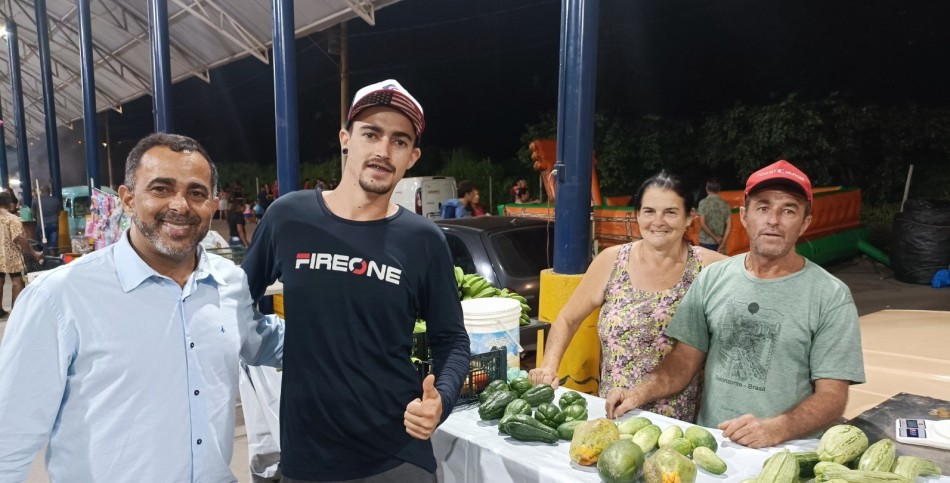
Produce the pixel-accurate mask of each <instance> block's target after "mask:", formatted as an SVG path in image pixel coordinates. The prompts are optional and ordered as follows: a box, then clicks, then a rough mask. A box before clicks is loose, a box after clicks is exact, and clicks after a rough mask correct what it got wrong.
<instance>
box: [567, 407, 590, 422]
mask: <svg viewBox="0 0 950 483" xmlns="http://www.w3.org/2000/svg"><path fill="white" fill-rule="evenodd" d="M562 410H563V412H564V420H565V421H587V406H583V405H580V404H571V405H570V406H567V407H563V408H562Z"/></svg>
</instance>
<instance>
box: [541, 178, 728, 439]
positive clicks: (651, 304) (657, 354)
mask: <svg viewBox="0 0 950 483" xmlns="http://www.w3.org/2000/svg"><path fill="white" fill-rule="evenodd" d="M637 200H638V201H639V204H640V207H639V209H638V210H637V223H638V225H639V228H640V236H641V237H642V239H641V240H638V241H635V242H631V243H627V244H624V245H619V246H613V247H610V248H607V249H605V250H604V251H602V252H601V253H600V254H599V255H597V257H596V258H595V259H594V261H593V262H592V263H591V265H590V267H589V268H588V270H587V273H586V274H584V278H583V279H582V280H581V283H580V284H579V285H578V286H577V289H576V290H575V291H574V294H573V295H571V298H570V300H569V301H568V303H567V304H566V305H565V306H564V308H562V309H561V312H560V313H559V314H558V316H557V319H556V320H555V321H554V324H552V327H551V332H550V334H549V335H548V341H547V343H546V344H545V351H544V360H543V361H542V362H541V364H540V365H539V366H538V367H537V368H536V369H533V370H531V372H530V378H531V382H532V383H535V384H539V383H550V384H552V385H554V386H555V387H556V386H557V384H558V375H557V369H558V366H560V363H561V358H562V357H563V355H564V351H565V350H566V349H567V346H568V344H569V343H570V341H571V338H572V337H573V335H574V333H575V332H576V331H577V328H578V327H579V326H580V323H581V321H583V320H584V319H585V318H586V317H587V316H588V315H589V314H590V313H591V312H592V311H593V310H594V309H596V308H597V307H600V308H601V311H600V318H599V319H598V322H597V333H598V335H599V336H600V341H601V360H600V375H601V380H600V396H601V397H606V394H607V391H609V390H610V389H613V388H630V387H634V386H636V385H637V384H639V383H640V381H641V380H642V379H643V378H644V377H645V376H646V375H647V374H649V373H650V372H651V371H653V369H654V368H655V367H656V366H657V365H659V363H660V361H661V360H662V359H663V357H664V356H665V355H666V354H668V353H669V352H670V351H671V350H672V349H673V343H674V342H673V341H670V340H668V339H667V338H666V336H665V335H664V331H665V329H666V325H667V324H668V323H669V321H670V319H672V318H673V313H674V312H675V310H676V307H677V305H679V302H680V300H681V299H682V298H683V296H684V295H685V294H686V290H687V289H688V288H689V286H690V284H691V283H692V282H693V279H694V278H695V277H696V275H697V274H699V271H700V270H702V267H703V266H704V265H708V264H710V263H713V262H716V261H718V260H722V259H723V258H726V257H725V256H724V255H722V254H719V253H716V252H714V251H711V250H707V249H705V248H701V247H691V246H690V245H689V243H688V242H687V241H686V240H685V238H684V234H685V233H686V229H687V227H689V225H690V223H691V222H692V216H691V215H690V210H691V208H692V207H693V204H692V197H691V196H690V195H689V191H688V190H687V189H686V188H685V186H683V182H682V180H680V178H679V177H677V176H675V175H671V174H668V173H666V172H665V171H664V172H661V173H659V174H657V175H655V176H653V177H651V178H649V179H647V180H646V181H645V182H644V183H643V185H641V186H640V189H639V190H638V191H637ZM698 381H699V378H698V377H695V378H693V380H692V381H691V382H690V384H689V386H687V387H686V389H684V390H683V392H681V393H679V394H674V395H672V396H670V397H668V398H664V399H659V400H657V401H655V402H653V403H651V404H648V405H645V406H643V407H641V409H644V410H647V411H651V412H654V413H657V414H662V415H664V416H668V417H672V418H676V419H679V420H681V421H689V422H692V421H695V419H696V410H697V402H698V398H699V382H698Z"/></svg>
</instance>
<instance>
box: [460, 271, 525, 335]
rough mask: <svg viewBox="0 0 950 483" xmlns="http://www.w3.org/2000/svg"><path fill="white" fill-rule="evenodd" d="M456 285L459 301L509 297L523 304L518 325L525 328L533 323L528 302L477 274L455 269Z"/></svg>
mask: <svg viewBox="0 0 950 483" xmlns="http://www.w3.org/2000/svg"><path fill="white" fill-rule="evenodd" d="M455 285H456V286H457V289H458V293H459V300H468V299H481V298H486V297H507V298H510V299H514V300H517V301H518V302H519V303H520V304H521V318H520V319H519V321H518V324H519V325H521V326H525V325H528V324H530V323H531V319H530V318H529V317H528V313H529V312H531V307H529V306H528V300H527V299H525V298H524V297H522V296H521V295H518V294H517V293H515V292H511V291H509V290H508V289H507V288H503V289H497V288H495V287H494V286H493V285H492V284H491V282H489V281H488V280H485V279H484V278H482V277H481V276H479V275H478V274H475V273H464V272H463V271H462V269H461V268H460V267H455Z"/></svg>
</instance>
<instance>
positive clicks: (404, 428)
mask: <svg viewBox="0 0 950 483" xmlns="http://www.w3.org/2000/svg"><path fill="white" fill-rule="evenodd" d="M424 127H425V120H424V117H423V113H422V107H421V106H420V105H419V103H418V102H416V100H415V99H414V98H413V97H412V96H411V95H409V93H408V92H406V91H405V90H404V89H403V88H402V86H400V85H399V83H397V82H396V81H393V80H388V81H384V82H381V83H378V84H374V85H371V86H368V87H364V88H363V89H360V90H359V91H358V92H357V93H356V96H355V97H354V100H353V105H352V107H351V108H350V113H349V117H348V123H347V126H346V129H343V130H341V131H340V145H341V148H342V153H343V154H344V155H345V156H346V164H345V166H344V171H343V175H342V178H341V180H340V184H339V185H338V186H337V187H336V189H334V190H332V191H327V190H322V189H317V190H302V191H296V192H293V193H288V194H285V195H284V196H282V197H280V198H278V199H277V200H275V201H274V203H273V204H272V205H271V206H270V207H269V208H268V210H267V213H266V215H265V216H264V218H263V219H262V220H261V222H260V224H259V225H258V226H257V229H256V230H255V232H254V238H253V240H252V243H251V247H250V249H249V251H248V253H247V255H246V257H245V259H244V262H243V264H242V266H243V268H244V270H245V271H246V272H247V275H248V279H249V282H250V286H251V294H252V295H253V296H254V298H255V299H258V298H260V297H261V296H262V295H263V293H264V290H265V289H266V287H267V286H268V285H270V284H271V283H273V282H274V280H276V279H278V278H279V279H281V280H282V282H283V285H284V314H285V319H286V320H287V324H286V334H287V335H286V339H285V340H286V342H285V345H284V371H283V385H282V389H281V411H280V419H281V421H280V422H281V472H282V474H283V480H282V481H285V482H298V481H340V480H351V479H357V478H369V479H368V480H364V481H432V482H434V481H436V478H435V470H436V462H435V457H434V456H433V453H432V445H431V443H430V442H429V437H430V436H431V434H432V432H433V431H434V430H435V428H436V426H437V425H438V424H439V423H441V422H442V421H444V420H445V418H446V417H448V415H449V414H450V413H451V411H452V408H453V406H454V404H455V401H456V400H457V399H458V395H459V391H460V389H461V384H462V380H463V378H464V377H465V374H466V373H467V372H468V367H469V340H468V334H467V333H466V332H465V326H464V323H463V321H462V309H461V304H460V303H459V300H458V293H457V292H456V285H455V277H454V273H453V267H452V260H451V255H450V254H449V249H448V245H447V244H446V241H445V236H444V235H442V232H441V231H440V230H439V229H438V227H436V226H435V224H433V223H432V222H431V221H429V220H427V219H425V218H423V217H420V216H418V215H416V214H414V213H411V212H409V211H407V210H405V209H404V208H401V207H399V206H397V205H396V204H394V203H392V202H391V201H390V197H391V196H392V192H393V188H394V187H395V186H396V183H397V182H398V181H399V180H400V179H402V177H403V176H404V175H405V173H406V170H408V169H409V168H411V167H412V165H413V164H415V162H416V161H417V160H418V159H419V156H420V154H421V152H420V150H419V146H418V144H419V136H420V135H421V134H422V131H423V129H424ZM416 318H421V319H424V320H426V321H427V326H428V327H427V332H428V340H429V345H430V347H431V348H432V354H433V359H434V361H433V365H434V368H435V371H434V376H433V375H430V376H427V377H426V379H425V380H424V381H423V383H422V385H421V386H420V384H419V377H418V374H417V372H416V369H415V367H414V366H413V364H412V363H411V362H410V359H409V352H410V350H411V348H412V329H413V324H414V322H415V319H416Z"/></svg>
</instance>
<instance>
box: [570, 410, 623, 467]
mask: <svg viewBox="0 0 950 483" xmlns="http://www.w3.org/2000/svg"><path fill="white" fill-rule="evenodd" d="M619 439H620V431H619V430H618V429H617V425H616V424H614V423H613V422H612V421H610V420H609V419H606V418H597V419H592V420H590V421H586V422H584V423H581V424H579V425H578V426H577V427H576V428H574V437H573V438H571V450H570V455H571V461H573V462H575V463H577V464H579V465H584V466H590V465H593V464H594V463H596V462H597V459H598V458H599V457H600V453H601V452H603V451H604V449H606V448H607V446H610V444H611V443H613V442H614V441H617V440H619Z"/></svg>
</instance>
